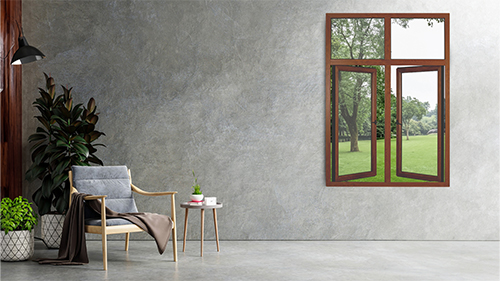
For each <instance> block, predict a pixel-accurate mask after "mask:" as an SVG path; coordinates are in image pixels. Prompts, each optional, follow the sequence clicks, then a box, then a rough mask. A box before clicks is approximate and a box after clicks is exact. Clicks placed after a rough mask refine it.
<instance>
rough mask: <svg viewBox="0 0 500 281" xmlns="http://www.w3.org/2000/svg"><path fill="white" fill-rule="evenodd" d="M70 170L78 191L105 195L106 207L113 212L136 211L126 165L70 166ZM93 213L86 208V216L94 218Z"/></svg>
mask: <svg viewBox="0 0 500 281" xmlns="http://www.w3.org/2000/svg"><path fill="white" fill-rule="evenodd" d="M71 170H72V171H73V186H74V187H75V188H76V189H77V190H78V192H80V193H86V194H92V195H107V196H108V197H106V200H105V202H106V207H108V208H109V209H111V210H113V211H115V212H118V213H135V212H137V206H136V205H135V200H134V196H133V195H132V188H131V187H130V179H129V176H128V170H127V167H126V166H72V167H71ZM95 215H96V214H95V212H93V211H89V210H86V215H85V217H86V218H92V217H94V218H95V217H96V216H95ZM99 224H100V223H99Z"/></svg>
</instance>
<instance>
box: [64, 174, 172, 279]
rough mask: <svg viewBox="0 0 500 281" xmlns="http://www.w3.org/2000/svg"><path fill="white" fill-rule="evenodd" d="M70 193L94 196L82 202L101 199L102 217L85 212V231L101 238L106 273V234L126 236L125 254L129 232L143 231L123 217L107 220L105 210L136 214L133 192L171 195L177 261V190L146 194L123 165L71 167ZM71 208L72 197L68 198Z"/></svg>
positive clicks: (90, 211)
mask: <svg viewBox="0 0 500 281" xmlns="http://www.w3.org/2000/svg"><path fill="white" fill-rule="evenodd" d="M69 181H70V186H71V194H73V193H74V192H80V193H85V194H93V195H92V196H86V197H84V200H100V201H101V212H100V213H101V214H100V215H98V214H97V213H95V212H92V210H87V209H86V210H85V232H86V233H96V234H101V235H102V260H103V266H104V270H107V235H109V234H119V233H125V251H128V248H129V239H130V233H131V232H141V231H144V230H143V229H141V228H140V227H138V226H136V225H135V224H133V223H131V222H129V221H128V220H126V219H122V218H108V219H106V207H107V208H109V209H111V210H113V211H115V212H119V213H135V212H138V211H137V207H136V204H135V200H134V197H133V193H137V194H140V195H145V196H164V195H170V204H171V205H170V208H171V214H170V215H171V219H172V246H173V254H174V261H175V262H176V261H177V224H176V221H175V194H176V193H177V192H176V191H166V192H147V191H144V190H142V189H140V188H138V187H137V186H135V185H133V184H132V179H131V176H130V170H128V169H127V167H126V166H73V167H72V170H71V171H69ZM70 205H71V196H70Z"/></svg>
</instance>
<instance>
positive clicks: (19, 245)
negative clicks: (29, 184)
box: [0, 196, 38, 261]
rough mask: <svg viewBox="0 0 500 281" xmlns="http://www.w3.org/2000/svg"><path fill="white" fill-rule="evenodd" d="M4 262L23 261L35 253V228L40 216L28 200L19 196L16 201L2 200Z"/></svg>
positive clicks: (0, 217) (0, 214)
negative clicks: (33, 231)
mask: <svg viewBox="0 0 500 281" xmlns="http://www.w3.org/2000/svg"><path fill="white" fill-rule="evenodd" d="M0 220H1V221H2V223H1V225H2V226H1V228H2V231H1V238H2V255H1V259H2V261H23V260H27V259H29V258H30V257H31V256H32V255H33V252H34V240H33V233H32V231H31V230H32V229H33V227H34V226H35V225H36V224H37V223H38V216H37V215H36V214H35V213H34V212H33V209H32V208H31V203H29V202H28V199H26V198H23V197H22V196H19V197H17V198H15V199H14V200H11V199H10V198H8V197H5V198H3V199H2V203H1V212H0Z"/></svg>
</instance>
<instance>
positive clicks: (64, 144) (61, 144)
mask: <svg viewBox="0 0 500 281" xmlns="http://www.w3.org/2000/svg"><path fill="white" fill-rule="evenodd" d="M56 146H58V147H61V146H63V147H69V148H71V146H70V145H69V144H68V143H67V142H64V141H62V140H58V141H57V142H56Z"/></svg>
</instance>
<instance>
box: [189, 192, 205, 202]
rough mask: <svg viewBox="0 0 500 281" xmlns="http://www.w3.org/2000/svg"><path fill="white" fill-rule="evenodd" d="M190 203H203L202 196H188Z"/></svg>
mask: <svg viewBox="0 0 500 281" xmlns="http://www.w3.org/2000/svg"><path fill="white" fill-rule="evenodd" d="M189 198H190V199H191V201H195V202H201V201H203V194H191V195H189Z"/></svg>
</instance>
